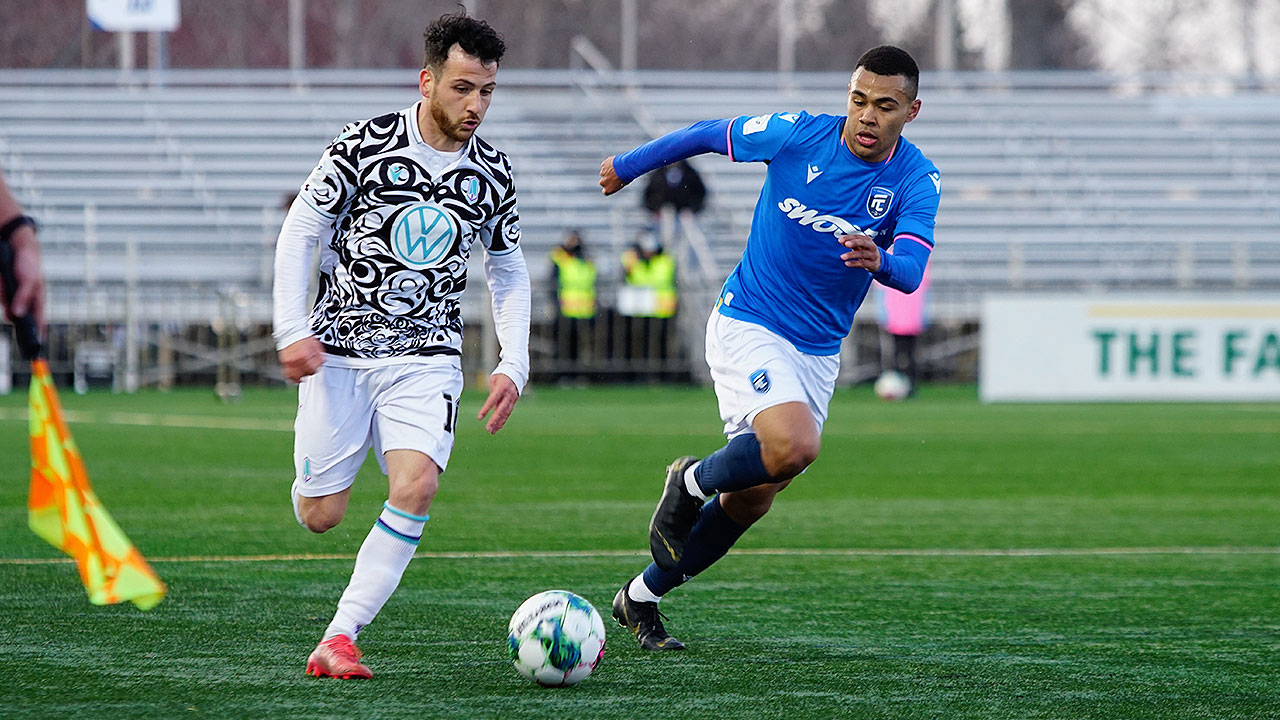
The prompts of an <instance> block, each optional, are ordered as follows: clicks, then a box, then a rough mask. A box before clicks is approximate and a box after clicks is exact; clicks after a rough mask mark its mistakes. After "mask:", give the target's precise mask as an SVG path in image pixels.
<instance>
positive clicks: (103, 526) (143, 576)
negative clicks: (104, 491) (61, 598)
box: [28, 359, 165, 610]
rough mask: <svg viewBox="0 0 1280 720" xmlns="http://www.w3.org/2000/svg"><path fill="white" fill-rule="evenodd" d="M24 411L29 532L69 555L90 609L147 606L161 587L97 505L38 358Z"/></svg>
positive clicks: (43, 364) (160, 592) (153, 603)
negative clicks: (27, 435)
mask: <svg viewBox="0 0 1280 720" xmlns="http://www.w3.org/2000/svg"><path fill="white" fill-rule="evenodd" d="M29 414H30V423H31V497H30V500H29V501H28V524H29V525H30V526H31V530H32V532H34V533H35V534H36V535H39V536H40V537H42V538H44V539H45V540H47V541H48V542H49V544H50V545H53V546H54V547H56V548H58V549H59V550H62V551H63V552H65V553H67V554H68V555H70V556H71V557H73V558H75V561H76V565H78V566H79V568H80V579H81V581H83V582H84V586H85V589H86V590H88V591H89V601H90V602H92V603H93V604H95V605H107V604H110V603H118V602H122V601H124V600H129V601H131V602H133V604H134V605H137V606H138V608H139V609H142V610H150V609H151V608H153V607H155V606H156V604H158V603H159V602H160V601H161V600H162V599H163V598H164V593H165V586H164V583H163V582H161V581H160V578H158V577H156V574H155V573H154V572H152V570H151V566H150V565H148V564H147V561H146V560H145V559H144V558H143V557H142V555H141V554H140V553H139V552H138V551H137V549H136V548H134V547H133V544H132V543H130V542H129V538H128V537H126V536H125V534H124V532H123V531H122V530H120V526H118V525H116V523H115V521H114V520H112V519H111V516H110V515H108V514H107V511H106V510H105V509H103V507H102V505H101V504H99V502H98V497H97V495H95V494H94V492H93V488H92V487H90V485H89V475H88V473H86V472H85V469H84V462H83V461H82V460H81V458H80V451H79V450H78V449H77V448H76V443H75V440H74V439H72V437H71V433H70V432H69V431H68V430H67V425H66V423H65V422H64V421H63V418H62V407H61V405H60V404H59V403H58V395H57V391H56V390H55V389H54V386H53V381H52V379H51V378H50V377H49V366H48V364H47V363H46V362H45V361H44V360H41V359H37V360H35V361H34V362H32V363H31V401H30V411H29Z"/></svg>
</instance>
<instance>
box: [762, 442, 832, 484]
mask: <svg viewBox="0 0 1280 720" xmlns="http://www.w3.org/2000/svg"><path fill="white" fill-rule="evenodd" d="M821 445H822V443H821V440H820V439H819V438H818V437H817V436H816V435H815V436H813V437H808V436H790V437H786V438H782V439H780V440H779V441H775V442H773V443H771V444H770V446H768V447H766V448H765V454H764V461H765V469H766V470H768V471H769V474H770V475H772V476H773V477H774V478H777V479H778V480H790V479H791V478H793V477H795V476H797V475H799V474H800V473H802V472H804V469H805V468H807V467H809V465H811V464H813V461H814V460H817V459H818V451H819V450H820V449H821Z"/></svg>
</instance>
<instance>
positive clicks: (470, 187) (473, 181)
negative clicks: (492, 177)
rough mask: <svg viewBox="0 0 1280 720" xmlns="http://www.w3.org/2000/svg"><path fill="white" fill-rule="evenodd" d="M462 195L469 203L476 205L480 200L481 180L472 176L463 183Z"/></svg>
mask: <svg viewBox="0 0 1280 720" xmlns="http://www.w3.org/2000/svg"><path fill="white" fill-rule="evenodd" d="M462 194H463V195H464V196H466V198H467V202H469V203H474V202H475V201H476V200H479V199H480V178H478V177H476V176H475V175H472V176H471V177H469V178H467V179H466V180H463V181H462Z"/></svg>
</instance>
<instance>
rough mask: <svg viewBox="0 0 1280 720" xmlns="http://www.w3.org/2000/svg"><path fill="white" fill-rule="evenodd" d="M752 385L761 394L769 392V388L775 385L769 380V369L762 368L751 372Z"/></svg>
mask: <svg viewBox="0 0 1280 720" xmlns="http://www.w3.org/2000/svg"><path fill="white" fill-rule="evenodd" d="M751 387H753V388H755V389H756V392H758V393H760V394H761V395H763V394H764V393H767V392H769V388H771V387H773V384H772V383H770V382H769V371H768V370H765V369H763V368H761V369H759V370H757V371H755V372H753V373H751Z"/></svg>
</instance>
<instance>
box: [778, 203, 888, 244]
mask: <svg viewBox="0 0 1280 720" xmlns="http://www.w3.org/2000/svg"><path fill="white" fill-rule="evenodd" d="M778 209H779V210H781V211H782V212H784V213H786V214H787V217H789V218H791V219H792V220H795V221H796V222H798V223H800V224H801V225H803V226H805V227H809V228H813V229H814V230H817V231H818V232H820V233H831V234H832V235H837V236H839V235H866V236H867V237H871V238H873V237H875V236H876V235H877V232H876V231H875V230H863V229H862V228H860V227H858V226H857V225H854V224H853V223H851V222H849V221H848V220H845V219H844V218H838V217H836V216H834V215H820V214H818V211H817V210H814V209H812V208H808V207H805V205H804V203H802V202H800V201H799V200H796V199H795V198H787V199H786V200H783V201H782V202H780V203H778Z"/></svg>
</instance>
